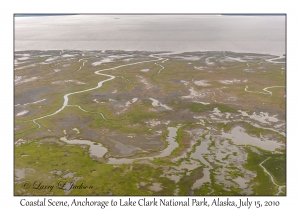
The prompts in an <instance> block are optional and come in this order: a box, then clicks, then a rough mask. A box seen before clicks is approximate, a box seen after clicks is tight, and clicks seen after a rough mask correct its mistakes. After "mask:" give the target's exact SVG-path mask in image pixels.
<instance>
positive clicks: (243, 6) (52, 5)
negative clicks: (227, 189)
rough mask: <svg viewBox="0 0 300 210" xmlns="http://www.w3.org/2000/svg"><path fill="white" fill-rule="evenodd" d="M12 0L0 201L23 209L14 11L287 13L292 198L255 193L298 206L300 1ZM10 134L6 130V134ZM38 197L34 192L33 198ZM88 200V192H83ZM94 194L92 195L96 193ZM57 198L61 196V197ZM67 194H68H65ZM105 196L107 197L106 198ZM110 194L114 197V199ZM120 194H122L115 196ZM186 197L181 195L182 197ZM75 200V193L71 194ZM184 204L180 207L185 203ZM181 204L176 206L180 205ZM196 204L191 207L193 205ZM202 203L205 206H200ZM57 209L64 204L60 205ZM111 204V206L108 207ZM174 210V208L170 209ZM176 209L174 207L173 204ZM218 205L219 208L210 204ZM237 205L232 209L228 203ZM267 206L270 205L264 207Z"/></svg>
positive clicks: (6, 33)
mask: <svg viewBox="0 0 300 210" xmlns="http://www.w3.org/2000/svg"><path fill="white" fill-rule="evenodd" d="M65 2H66V3H64V2H63V1H62V0H52V1H38V0H27V1H22V0H18V1H16V0H15V1H6V2H5V3H4V2H2V4H1V18H0V25H1V33H0V37H1V39H0V40H1V48H2V49H1V63H4V65H1V68H0V71H1V73H2V74H1V75H4V77H2V78H1V83H0V84H1V88H0V94H1V96H2V97H1V99H2V100H1V109H0V110H1V115H0V116H2V118H1V132H2V135H1V138H0V141H1V143H2V144H1V147H0V148H1V152H0V154H1V178H2V179H1V183H0V195H1V196H0V198H1V199H0V206H1V207H4V208H3V209H20V208H21V207H20V205H19V201H20V199H21V197H13V162H12V161H13V68H12V67H13V66H12V64H13V48H12V44H13V14H14V13H287V99H288V104H287V105H288V106H287V125H288V127H287V161H288V167H287V175H288V176H287V197H279V198H276V197H250V199H251V200H256V199H258V200H261V201H264V200H279V201H280V202H281V205H280V207H278V208H276V209H284V208H287V207H296V208H294V209H297V207H298V192H299V187H300V186H299V182H298V179H297V178H298V176H299V172H300V171H299V166H298V165H299V164H298V161H297V154H298V153H299V151H298V148H299V138H298V136H299V133H298V132H299V131H298V130H299V124H298V121H299V119H298V117H300V116H299V93H298V90H299V88H298V86H297V85H298V84H299V78H300V77H299V76H300V75H299V71H300V68H299V60H300V59H299V57H300V53H299V50H300V48H299V47H300V46H299V37H300V36H299V25H300V24H299V22H300V19H299V11H298V10H297V8H299V5H297V3H296V2H297V1H291V2H288V1H275V0H272V1H271V0H265V1H261V0H251V1H240V0H234V1H225V0H212V1H199V0H198V1H197V0H193V1H190V0H184V1H175V0H174V1H162V0H151V1H141V0H133V1H124V0H123V1H122V0H120V1H116V0H109V1H108V0H107V1H105V2H104V1H96V0H95V1H89V0H87V1H65ZM3 133H4V134H3ZM31 198H32V197H31ZM78 198H80V199H82V197H78ZM91 198H92V197H91ZM52 199H55V200H60V199H59V197H52ZM63 199H66V197H64V198H63ZM102 199H105V197H103V198H102ZM107 199H111V198H108V197H107ZM114 199H117V197H114ZM180 199H181V198H180ZM233 199H234V198H233ZM68 200H71V198H68ZM179 208H180V207H179ZM179 208H175V209H179ZM190 208H191V207H190ZM198 208H201V207H197V209H198ZM27 209H32V208H27ZM56 209H61V208H60V207H57V208H56ZM106 209H110V208H106ZM167 209H171V208H167ZM172 209H174V208H172ZM209 209H214V208H209ZM222 209H231V208H222ZM262 209H265V208H262Z"/></svg>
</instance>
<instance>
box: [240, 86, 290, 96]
mask: <svg viewBox="0 0 300 210" xmlns="http://www.w3.org/2000/svg"><path fill="white" fill-rule="evenodd" d="M276 87H284V88H285V86H270V87H265V88H264V89H263V91H265V92H260V91H250V90H248V85H246V87H245V91H246V92H249V93H261V94H269V95H271V96H272V92H271V91H269V90H267V89H270V88H276Z"/></svg>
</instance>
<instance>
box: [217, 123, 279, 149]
mask: <svg viewBox="0 0 300 210" xmlns="http://www.w3.org/2000/svg"><path fill="white" fill-rule="evenodd" d="M222 137H224V138H229V139H231V140H232V141H233V143H234V144H236V145H252V146H257V147H260V148H262V149H264V150H269V151H274V150H275V149H276V148H280V147H281V146H284V145H283V144H282V143H280V142H277V141H271V140H267V139H260V138H257V137H253V136H250V135H249V134H247V133H245V130H244V128H242V127H240V126H237V127H235V128H233V129H232V130H231V133H224V132H222Z"/></svg>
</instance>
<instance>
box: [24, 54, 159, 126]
mask: <svg viewBox="0 0 300 210" xmlns="http://www.w3.org/2000/svg"><path fill="white" fill-rule="evenodd" d="M149 57H154V58H157V59H156V60H149V61H140V62H135V63H129V64H123V65H119V66H116V67H111V68H107V69H102V70H97V71H95V72H94V74H98V75H101V76H106V77H109V78H108V79H105V80H102V81H100V82H98V84H97V86H96V87H93V88H89V89H85V90H81V91H76V92H71V93H68V94H65V95H64V96H63V98H64V102H63V105H62V107H61V108H59V109H58V110H56V111H55V112H53V113H52V114H48V115H44V116H42V117H38V118H35V119H32V120H28V121H32V122H33V123H34V124H36V125H37V126H38V127H37V129H38V128H40V127H41V125H40V124H39V123H38V122H37V120H40V119H43V118H46V117H51V116H53V115H55V114H57V113H59V112H61V111H62V110H63V109H64V108H65V107H66V106H68V103H69V96H71V95H75V94H79V93H84V92H88V91H91V90H95V89H98V88H100V87H102V85H103V83H105V82H108V81H110V80H113V79H115V78H116V77H115V76H113V75H109V74H103V73H101V72H103V71H109V70H116V69H118V68H121V67H125V66H132V65H136V64H141V63H147V62H154V61H160V60H163V59H164V58H160V57H157V56H154V55H149Z"/></svg>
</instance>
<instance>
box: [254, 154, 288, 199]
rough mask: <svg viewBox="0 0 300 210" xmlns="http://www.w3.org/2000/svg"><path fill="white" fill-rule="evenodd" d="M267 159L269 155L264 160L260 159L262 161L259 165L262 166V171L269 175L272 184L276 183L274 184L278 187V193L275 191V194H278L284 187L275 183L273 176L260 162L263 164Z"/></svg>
mask: <svg viewBox="0 0 300 210" xmlns="http://www.w3.org/2000/svg"><path fill="white" fill-rule="evenodd" d="M269 159H270V157H268V158H267V159H265V160H264V161H262V162H261V163H260V164H259V166H260V167H262V168H263V169H264V171H265V172H266V173H267V174H268V175H269V176H270V178H271V181H272V182H273V184H274V185H276V186H277V187H278V193H277V194H276V195H279V194H280V193H281V192H283V191H282V188H284V187H285V185H283V186H280V185H278V184H276V183H275V181H274V177H273V176H272V175H271V174H270V173H269V171H268V170H267V169H266V168H265V167H263V165H262V164H263V163H264V162H266V161H267V160H269Z"/></svg>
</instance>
